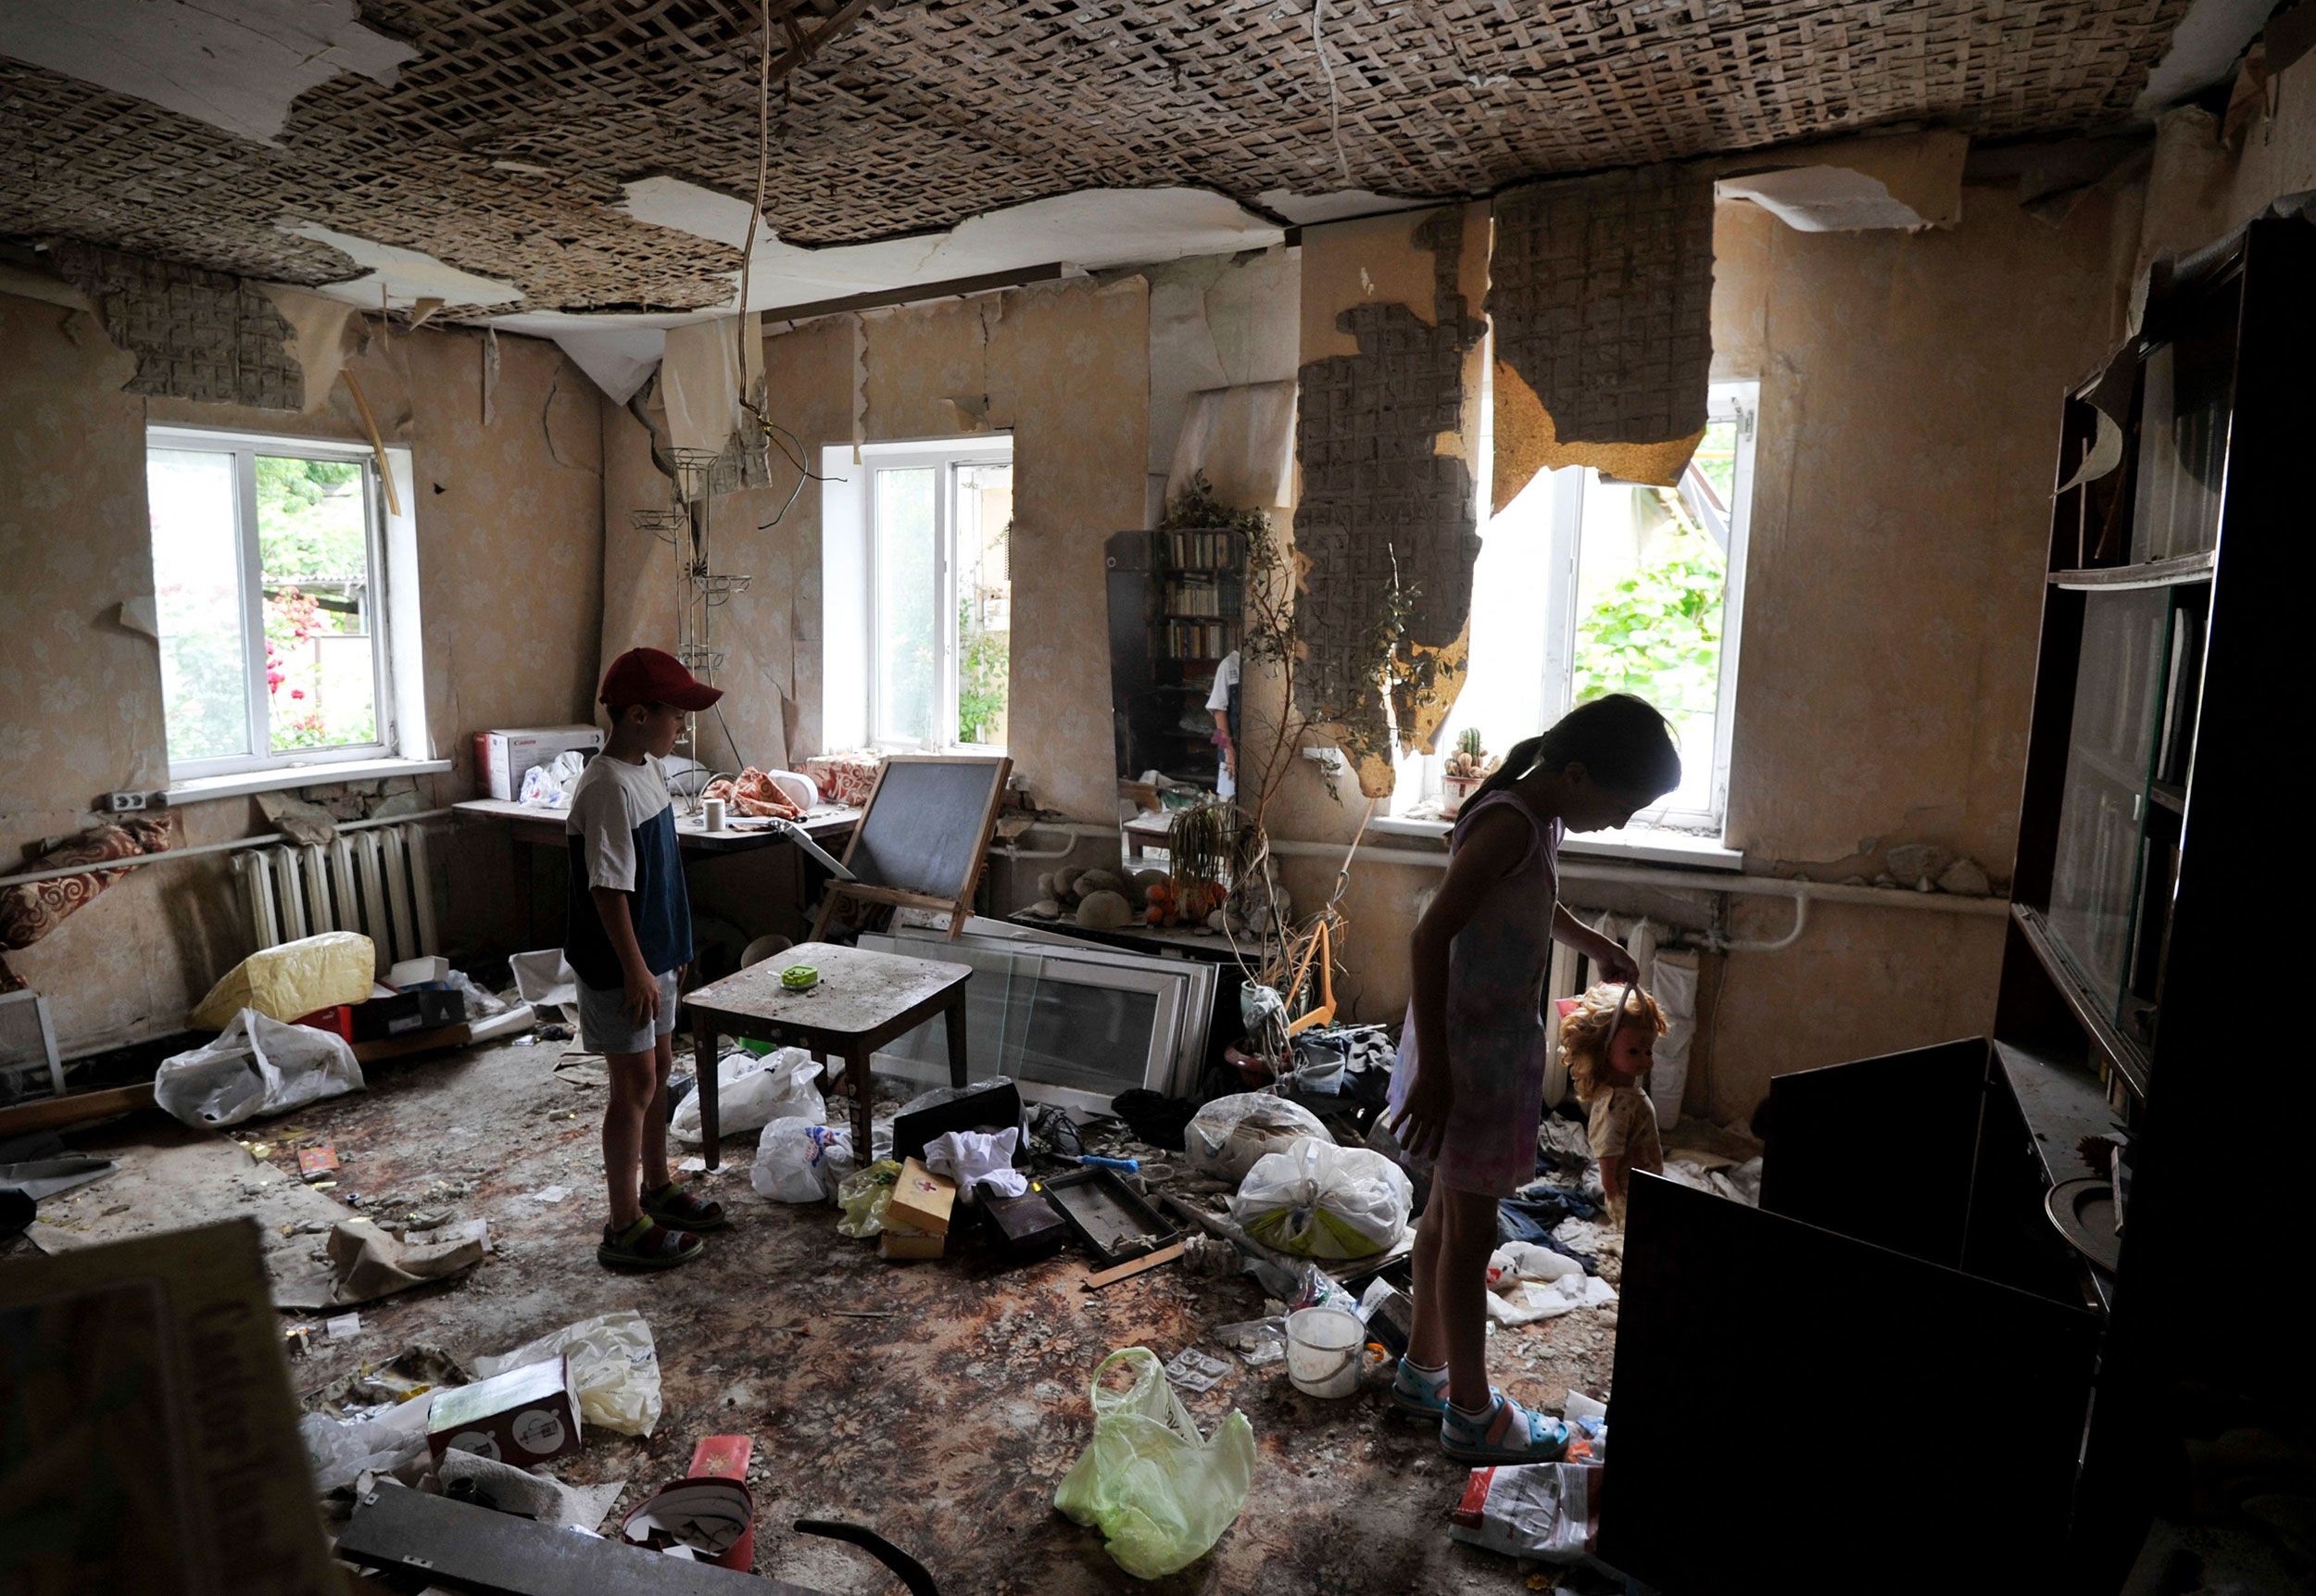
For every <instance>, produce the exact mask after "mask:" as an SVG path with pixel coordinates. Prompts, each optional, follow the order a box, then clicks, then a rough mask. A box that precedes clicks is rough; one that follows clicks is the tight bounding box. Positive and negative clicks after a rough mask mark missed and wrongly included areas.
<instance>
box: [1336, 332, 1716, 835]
mask: <svg viewBox="0 0 2316 1596" xmlns="http://www.w3.org/2000/svg"><path fill="white" fill-rule="evenodd" d="M1490 365H1491V369H1492V361H1491V362H1490ZM1493 397H1494V396H1493V392H1492V385H1491V391H1490V393H1489V395H1488V398H1489V401H1490V404H1491V408H1492V401H1493ZM1760 402H1761V384H1760V383H1758V382H1757V381H1753V380H1746V381H1742V382H1737V381H1732V382H1724V383H1713V384H1712V385H1711V388H1710V390H1709V392H1708V394H1707V397H1706V421H1707V423H1708V424H1710V423H1712V422H1717V421H1734V422H1735V423H1736V425H1737V459H1736V469H1735V472H1734V475H1733V477H1732V480H1731V492H1730V500H1731V502H1730V507H1729V508H1730V518H1729V546H1728V549H1727V568H1728V575H1727V578H1726V583H1725V588H1724V595H1723V597H1722V601H1721V671H1720V684H1719V688H1718V700H1717V704H1718V708H1717V711H1716V713H1715V714H1714V717H1713V750H1712V753H1713V778H1712V783H1711V785H1710V787H1709V788H1708V799H1707V803H1706V807H1705V808H1703V809H1673V808H1670V807H1662V806H1660V807H1659V808H1656V809H1650V810H1643V811H1640V812H1639V813H1637V814H1635V815H1634V816H1633V817H1632V820H1633V828H1634V829H1635V831H1638V830H1639V829H1640V828H1643V827H1656V828H1664V829H1668V830H1677V831H1699V830H1703V831H1709V832H1710V833H1711V834H1712V835H1713V836H1717V837H1718V836H1721V835H1722V833H1723V829H1724V827H1725V826H1726V824H1727V823H1728V817H1729V767H1730V756H1731V749H1732V748H1734V746H1735V740H1734V739H1735V733H1736V727H1737V714H1736V708H1737V664H1738V651H1739V650H1738V644H1739V640H1740V638H1741V637H1742V636H1743V630H1744V605H1745V561H1746V548H1747V545H1748V542H1749V540H1750V534H1751V528H1752V520H1753V466H1754V445H1755V442H1756V435H1757V434H1758V433H1759V430H1760V425H1759V419H1760ZM1490 419H1491V420H1492V417H1491V418H1490ZM1479 452H1480V457H1481V459H1483V460H1487V459H1491V458H1492V453H1493V450H1492V445H1491V442H1490V440H1489V438H1488V437H1487V436H1486V434H1485V432H1483V436H1482V441H1481V444H1480V451H1479ZM1588 472H1590V473H1591V474H1593V475H1597V474H1598V473H1597V472H1594V471H1592V468H1591V467H1588V466H1564V467H1561V468H1560V469H1559V470H1558V471H1554V473H1553V474H1554V476H1555V477H1557V478H1558V479H1560V480H1559V481H1558V482H1556V483H1555V484H1554V492H1553V496H1552V503H1553V509H1552V528H1551V534H1550V535H1551V538H1552V548H1551V552H1550V554H1549V556H1548V557H1547V566H1548V571H1549V573H1550V581H1551V587H1550V593H1551V597H1552V602H1551V604H1550V605H1549V607H1548V608H1547V609H1546V610H1545V613H1544V615H1543V617H1542V622H1543V628H1544V664H1543V671H1544V683H1543V685H1544V723H1545V724H1550V723H1552V722H1554V721H1556V720H1558V719H1559V718H1560V717H1561V716H1563V715H1565V714H1567V712H1568V710H1571V709H1573V708H1574V707H1575V705H1574V675H1575V672H1574V665H1575V660H1576V630H1577V621H1578V616H1577V612H1576V602H1577V581H1576V577H1577V565H1578V561H1579V559H1580V558H1581V555H1582V552H1583V515H1584V497H1585V495H1584V487H1585V485H1586V484H1585V482H1584V478H1585V476H1586V475H1587V473H1588ZM1475 475H1481V476H1484V475H1485V472H1484V471H1483V472H1478V473H1475ZM1488 491H1489V490H1488V488H1487V486H1486V484H1484V483H1483V484H1482V485H1481V487H1480V490H1479V513H1480V515H1481V516H1482V518H1483V520H1484V519H1486V517H1487V513H1488V512H1487V506H1488V503H1489V497H1488ZM1499 751H1501V750H1499ZM1682 753H1683V757H1684V758H1690V757H1693V755H1694V750H1692V749H1684V750H1682ZM1440 777H1441V757H1440V755H1439V754H1419V755H1415V756H1412V757H1409V758H1405V759H1403V760H1401V761H1400V771H1399V780H1400V790H1401V791H1403V792H1405V793H1406V794H1407V795H1408V796H1407V798H1405V799H1404V800H1403V803H1402V804H1400V805H1396V806H1394V807H1395V808H1398V809H1400V810H1402V811H1404V809H1405V808H1407V807H1412V806H1413V805H1414V804H1416V803H1420V802H1423V801H1425V800H1427V799H1432V798H1438V797H1439V796H1440V795H1441V780H1440ZM1381 824H1383V826H1384V828H1385V830H1386V831H1387V832H1391V831H1401V830H1404V829H1406V828H1408V827H1410V826H1432V825H1440V826H1443V825H1444V823H1436V822H1420V821H1412V820H1402V819H1398V818H1394V819H1392V820H1391V821H1388V822H1383V823H1381ZM1600 835H1601V836H1606V835H1607V834H1600ZM1617 835H1618V836H1628V835H1630V834H1617ZM1594 840H1598V838H1597V837H1595V838H1594Z"/></svg>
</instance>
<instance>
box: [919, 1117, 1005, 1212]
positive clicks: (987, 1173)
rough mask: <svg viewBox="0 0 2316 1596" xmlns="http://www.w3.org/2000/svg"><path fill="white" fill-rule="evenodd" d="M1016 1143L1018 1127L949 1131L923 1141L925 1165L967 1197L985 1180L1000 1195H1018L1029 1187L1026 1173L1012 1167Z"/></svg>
mask: <svg viewBox="0 0 2316 1596" xmlns="http://www.w3.org/2000/svg"><path fill="white" fill-rule="evenodd" d="M1020 1145H1021V1131H1020V1128H1019V1127H1018V1126H1013V1125H1009V1126H1007V1127H1006V1128H1005V1129H1003V1130H1001V1131H994V1132H992V1131H985V1130H952V1131H950V1132H949V1133H948V1134H947V1135H945V1136H937V1137H934V1138H933V1139H932V1140H931V1141H928V1142H926V1143H925V1168H926V1169H928V1170H930V1171H931V1172H932V1173H933V1174H935V1175H947V1176H948V1177H949V1178H950V1179H951V1180H953V1181H955V1182H956V1183H957V1189H958V1190H959V1191H961V1192H963V1193H964V1194H965V1195H966V1196H967V1197H968V1198H970V1197H971V1195H972V1193H973V1189H974V1188H975V1187H976V1186H979V1185H980V1184H982V1183H983V1182H985V1181H986V1182H988V1185H989V1186H990V1187H991V1188H994V1189H995V1190H996V1192H997V1194H998V1195H999V1196H1000V1197H1019V1196H1021V1195H1022V1194H1023V1193H1024V1192H1026V1191H1027V1190H1028V1189H1029V1178H1028V1176H1026V1175H1023V1174H1022V1172H1021V1171H1019V1170H1017V1169H1015V1168H1014V1167H1013V1151H1014V1150H1015V1149H1016V1148H1018V1147H1019V1146H1020Z"/></svg>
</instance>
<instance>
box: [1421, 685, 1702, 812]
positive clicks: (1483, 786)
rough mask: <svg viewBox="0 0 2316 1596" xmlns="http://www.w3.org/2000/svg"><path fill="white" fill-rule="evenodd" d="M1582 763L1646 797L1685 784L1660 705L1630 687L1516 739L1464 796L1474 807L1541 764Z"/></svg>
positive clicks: (1606, 781) (1603, 779) (1598, 777)
mask: <svg viewBox="0 0 2316 1596" xmlns="http://www.w3.org/2000/svg"><path fill="white" fill-rule="evenodd" d="M1578 764H1580V765H1582V766H1583V767H1584V768H1585V770H1586V772H1588V773H1590V774H1591V776H1592V779H1593V780H1594V781H1596V782H1598V783H1600V784H1601V785H1604V786H1607V787H1613V788H1615V789H1616V790H1617V792H1619V793H1622V794H1624V795H1626V796H1628V797H1632V798H1640V799H1641V800H1642V801H1643V802H1648V801H1650V800H1652V799H1655V798H1662V797H1663V796H1664V795H1665V794H1667V793H1668V792H1670V791H1672V790H1673V788H1675V787H1677V786H1679V785H1680V750H1678V749H1677V748H1674V747H1673V734H1672V728H1671V727H1670V726H1669V725H1668V724H1666V722H1665V717H1664V716H1663V715H1661V714H1659V713H1657V711H1656V709H1655V706H1653V705H1651V704H1650V703H1648V702H1647V701H1646V700H1644V699H1641V698H1636V697H1633V696H1632V695H1631V694H1630V693H1610V694H1607V695H1605V696H1604V697H1598V698H1591V699H1587V700H1586V701H1585V702H1583V703H1581V704H1579V705H1578V706H1577V707H1576V708H1575V709H1573V710H1569V711H1568V712H1567V714H1565V715H1563V716H1561V717H1560V719H1558V720H1557V721H1555V722H1554V723H1552V724H1551V725H1550V726H1549V727H1547V728H1546V729H1545V730H1544V731H1543V732H1542V734H1541V735H1537V736H1533V737H1529V739H1528V740H1527V741H1525V742H1519V743H1515V744H1513V745H1512V751H1511V752H1510V753H1508V754H1506V755H1504V763H1503V764H1502V765H1501V766H1500V767H1498V769H1497V770H1496V773H1494V774H1493V775H1492V776H1490V777H1489V778H1488V779H1487V780H1486V781H1484V782H1482V783H1480V784H1479V787H1478V789H1477V790H1475V791H1474V792H1473V793H1472V796H1471V797H1469V798H1466V799H1465V800H1464V807H1465V809H1466V810H1471V809H1475V808H1477V807H1479V801H1480V800H1481V799H1482V798H1486V797H1487V796H1488V795H1489V794H1491V793H1492V792H1496V791H1498V790H1500V789H1502V788H1504V787H1507V786H1509V785H1512V784H1513V783H1514V782H1517V781H1518V780H1520V779H1521V778H1522V777H1524V776H1526V775H1528V774H1529V773H1531V772H1534V771H1537V770H1540V769H1549V770H1554V771H1558V770H1565V769H1567V767H1568V766H1570V765H1578Z"/></svg>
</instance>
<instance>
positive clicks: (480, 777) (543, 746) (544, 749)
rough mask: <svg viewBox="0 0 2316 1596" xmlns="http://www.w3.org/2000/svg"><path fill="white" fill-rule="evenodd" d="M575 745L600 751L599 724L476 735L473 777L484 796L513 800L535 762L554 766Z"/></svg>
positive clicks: (600, 733)
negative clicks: (560, 755) (524, 775)
mask: <svg viewBox="0 0 2316 1596" xmlns="http://www.w3.org/2000/svg"><path fill="white" fill-rule="evenodd" d="M573 748H578V749H581V750H582V751H584V752H586V753H590V754H592V753H599V752H601V751H602V748H603V732H602V729H601V728H600V727H597V726H522V727H517V728H515V729H513V730H511V731H495V732H477V733H475V734H474V779H475V781H476V782H477V783H478V784H480V785H481V786H482V789H483V795H484V796H485V798H505V799H507V800H509V801H510V802H511V801H512V800H514V799H516V798H521V797H522V777H523V774H524V773H525V772H527V771H529V770H530V769H531V767H532V766H534V765H551V764H553V763H554V762H555V756H556V755H558V754H563V753H568V752H570V751H571V750H572V749H573Z"/></svg>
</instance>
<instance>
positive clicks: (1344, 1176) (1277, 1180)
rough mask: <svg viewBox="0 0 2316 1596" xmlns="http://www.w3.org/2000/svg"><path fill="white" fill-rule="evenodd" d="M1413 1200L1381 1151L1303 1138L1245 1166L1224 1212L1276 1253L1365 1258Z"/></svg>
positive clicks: (1394, 1237) (1395, 1228)
mask: <svg viewBox="0 0 2316 1596" xmlns="http://www.w3.org/2000/svg"><path fill="white" fill-rule="evenodd" d="M1415 1201H1416V1192H1415V1188H1413V1187H1412V1186H1410V1185H1409V1184H1408V1180H1407V1176H1406V1174H1405V1173H1404V1172H1403V1171H1402V1170H1401V1168H1400V1167H1399V1165H1397V1164H1395V1163H1393V1162H1391V1160H1390V1159H1388V1158H1385V1157H1384V1156H1383V1155H1382V1154H1381V1153H1379V1152H1371V1151H1369V1150H1367V1149H1366V1148H1364V1147H1337V1146H1336V1145H1335V1144H1334V1143H1333V1142H1331V1141H1321V1140H1319V1139H1318V1138H1316V1137H1303V1138H1302V1139H1300V1140H1298V1141H1296V1142H1295V1143H1294V1144H1293V1145H1292V1146H1291V1147H1290V1148H1289V1149H1288V1150H1286V1151H1285V1152H1274V1153H1271V1154H1270V1155H1268V1156H1267V1157H1265V1158H1264V1159H1263V1160H1262V1161H1261V1162H1258V1163H1256V1164H1255V1166H1254V1167H1253V1168H1252V1169H1251V1170H1249V1171H1248V1172H1247V1177H1246V1180H1245V1182H1244V1183H1243V1184H1242V1185H1240V1188H1239V1194H1238V1195H1237V1196H1236V1197H1234V1198H1232V1199H1231V1200H1230V1217H1231V1218H1232V1219H1234V1220H1236V1221H1238V1223H1239V1224H1240V1226H1241V1227H1243V1228H1244V1229H1245V1231H1246V1233H1247V1234H1248V1235H1249V1236H1251V1237H1252V1238H1254V1239H1255V1240H1257V1241H1260V1242H1262V1243H1263V1244H1264V1245H1265V1246H1268V1247H1276V1248H1278V1250H1280V1251H1282V1252H1295V1253H1300V1254H1302V1255H1303V1257H1305V1258H1366V1257H1368V1256H1370V1255H1372V1254H1374V1253H1378V1252H1380V1251H1382V1250H1384V1249H1385V1248H1387V1247H1390V1246H1391V1245H1392V1244H1394V1243H1395V1242H1397V1241H1398V1240H1399V1238H1400V1236H1401V1234H1402V1233H1403V1231H1405V1230H1406V1228H1407V1211H1408V1210H1409V1209H1410V1208H1412V1207H1414V1206H1415Z"/></svg>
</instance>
